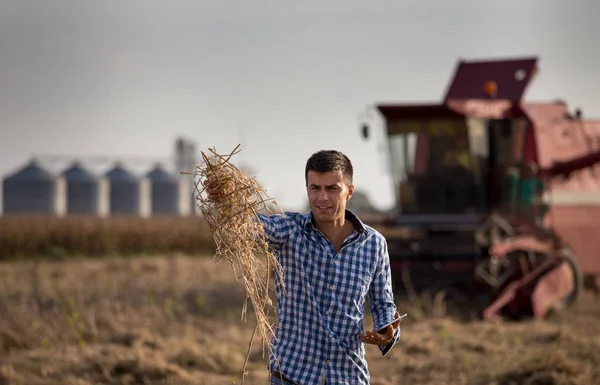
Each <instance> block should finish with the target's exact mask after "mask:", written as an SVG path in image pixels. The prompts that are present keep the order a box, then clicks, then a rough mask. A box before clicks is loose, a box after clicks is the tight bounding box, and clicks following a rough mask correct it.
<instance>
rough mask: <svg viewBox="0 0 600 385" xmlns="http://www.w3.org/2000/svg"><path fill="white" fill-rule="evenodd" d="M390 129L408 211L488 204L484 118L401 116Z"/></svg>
mask: <svg viewBox="0 0 600 385" xmlns="http://www.w3.org/2000/svg"><path fill="white" fill-rule="evenodd" d="M387 131H388V139H389V146H390V161H391V169H392V175H393V179H394V182H395V185H396V192H397V201H398V203H399V209H400V210H401V211H402V212H405V213H421V214H430V213H436V214H441V213H452V214H463V213H476V212H482V211H484V210H485V208H486V207H487V199H486V197H487V191H486V188H485V187H486V186H487V174H486V170H487V168H488V167H487V165H488V163H487V157H488V146H487V138H486V135H485V133H486V129H485V123H484V122H483V121H482V120H477V119H468V118H467V119H465V118H464V117H463V118H461V119H456V118H450V119H442V120H423V119H419V120H417V121H409V120H398V121H395V122H393V123H391V124H388V130H387Z"/></svg>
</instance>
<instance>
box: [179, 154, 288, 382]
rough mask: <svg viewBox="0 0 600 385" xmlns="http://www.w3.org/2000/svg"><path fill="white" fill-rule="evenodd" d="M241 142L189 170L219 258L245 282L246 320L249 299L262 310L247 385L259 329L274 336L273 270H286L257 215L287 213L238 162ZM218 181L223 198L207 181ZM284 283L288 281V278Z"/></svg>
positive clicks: (268, 341) (262, 334) (266, 335)
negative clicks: (209, 189)
mask: <svg viewBox="0 0 600 385" xmlns="http://www.w3.org/2000/svg"><path fill="white" fill-rule="evenodd" d="M239 147H240V145H238V146H236V148H235V149H234V150H233V151H232V152H231V153H230V154H227V155H222V154H219V153H217V152H216V150H215V149H209V153H210V155H207V154H206V153H204V152H202V158H203V162H202V163H201V164H196V165H195V172H192V173H190V172H183V171H182V174H191V175H194V176H195V179H196V181H195V183H196V189H195V194H196V195H195V200H196V204H197V206H198V209H199V210H200V211H201V212H202V214H203V216H204V218H205V220H206V221H207V224H208V226H209V228H210V231H211V233H212V236H213V238H214V241H215V243H216V254H215V259H216V261H226V262H228V263H229V264H230V265H231V267H232V269H233V271H234V273H235V276H236V279H237V280H240V279H241V280H242V282H243V284H244V288H245V292H246V298H245V300H244V305H243V308H242V319H245V317H246V310H247V301H248V299H250V301H251V302H252V306H253V308H254V311H255V314H256V321H257V324H256V328H255V330H254V333H253V334H252V338H251V340H250V343H249V347H248V356H247V357H246V363H245V364H244V369H243V374H242V383H243V381H244V377H243V376H244V374H246V365H247V362H248V357H249V354H250V350H251V348H252V343H253V341H254V338H255V335H256V333H257V332H258V335H259V337H261V338H262V340H263V349H264V347H265V345H268V347H269V348H270V347H271V338H272V337H273V336H274V331H273V329H274V328H273V323H272V319H271V318H270V317H269V310H271V309H273V304H272V301H271V299H270V296H269V287H270V282H269V279H270V271H271V269H274V271H275V273H276V274H278V275H279V277H280V278H282V276H283V269H282V268H281V265H280V264H279V262H278V261H277V259H276V258H275V256H274V255H273V254H272V253H271V252H270V250H269V247H268V243H267V241H266V236H265V231H264V228H263V226H262V223H261V222H260V221H259V220H258V218H257V213H259V212H263V213H267V214H272V213H280V214H281V213H282V210H281V209H280V208H279V207H278V206H277V203H276V202H275V201H274V200H273V199H271V198H269V197H268V195H267V193H266V191H265V190H263V189H262V188H261V186H260V185H259V183H258V182H257V181H256V180H255V178H254V177H249V176H248V175H246V174H245V173H244V172H243V171H241V170H240V169H238V168H237V167H236V166H235V165H234V164H233V163H232V162H231V158H232V156H233V155H235V154H237V153H239ZM207 181H211V182H212V181H216V182H217V183H218V184H219V189H220V192H221V195H220V196H219V198H218V200H217V201H212V200H209V199H208V194H207V193H206V182H207ZM280 282H282V283H283V280H281V281H280Z"/></svg>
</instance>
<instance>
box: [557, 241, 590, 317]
mask: <svg viewBox="0 0 600 385" xmlns="http://www.w3.org/2000/svg"><path fill="white" fill-rule="evenodd" d="M559 256H560V258H562V259H563V260H564V261H566V262H567V264H568V265H569V268H570V269H571V271H572V272H573V291H572V292H571V293H570V294H569V295H568V296H567V297H566V298H564V299H562V300H561V301H559V302H557V304H556V306H555V310H558V311H560V310H561V309H564V308H568V307H571V306H573V305H575V304H576V303H577V301H578V300H579V297H580V296H581V294H582V293H583V290H584V287H583V284H584V282H583V279H584V277H583V273H582V272H581V267H580V266H579V261H578V260H577V256H576V255H575V251H574V250H573V249H572V248H571V247H569V246H567V245H563V246H562V248H561V249H560V251H559Z"/></svg>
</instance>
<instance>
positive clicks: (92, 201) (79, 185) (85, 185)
mask: <svg viewBox="0 0 600 385" xmlns="http://www.w3.org/2000/svg"><path fill="white" fill-rule="evenodd" d="M63 176H64V178H65V181H66V185H67V214H97V213H98V198H99V196H98V189H99V180H98V179H97V178H96V177H95V176H94V175H93V174H92V173H91V172H89V171H88V170H86V169H85V168H83V167H82V166H81V164H79V163H78V162H75V163H74V164H73V165H72V166H71V167H70V168H68V169H67V170H65V171H64V172H63Z"/></svg>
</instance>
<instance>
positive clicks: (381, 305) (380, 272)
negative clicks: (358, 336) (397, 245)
mask: <svg viewBox="0 0 600 385" xmlns="http://www.w3.org/2000/svg"><path fill="white" fill-rule="evenodd" d="M368 297H369V307H370V310H371V315H372V317H373V326H374V329H375V330H377V329H380V328H381V327H383V326H384V325H387V324H389V323H390V322H391V321H393V320H394V315H395V314H396V303H395V302H394V293H393V290H392V273H391V269H390V256H389V253H388V247H387V242H386V240H385V238H383V236H381V235H380V236H379V248H378V255H377V263H376V268H375V273H374V276H373V280H372V282H371V286H370V288H369V294H368ZM399 339H400V328H398V330H397V331H396V335H395V336H394V340H393V341H392V342H390V344H388V345H387V346H379V349H380V350H381V352H382V354H383V355H386V354H387V353H388V352H389V351H390V349H391V348H392V347H393V346H394V345H395V344H396V343H397V342H398V340H399Z"/></svg>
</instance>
